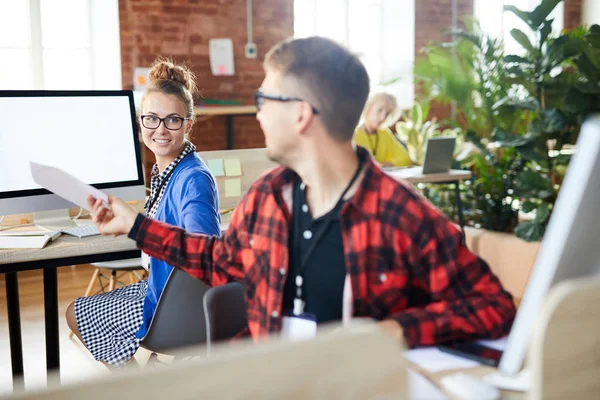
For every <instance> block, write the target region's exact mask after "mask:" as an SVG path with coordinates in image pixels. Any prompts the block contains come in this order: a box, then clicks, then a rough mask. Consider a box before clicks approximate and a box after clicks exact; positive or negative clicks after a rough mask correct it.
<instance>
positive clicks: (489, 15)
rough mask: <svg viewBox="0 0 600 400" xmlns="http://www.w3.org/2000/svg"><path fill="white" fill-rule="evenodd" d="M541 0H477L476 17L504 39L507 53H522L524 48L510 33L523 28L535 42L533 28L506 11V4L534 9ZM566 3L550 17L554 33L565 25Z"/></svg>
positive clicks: (493, 34) (485, 28)
mask: <svg viewBox="0 0 600 400" xmlns="http://www.w3.org/2000/svg"><path fill="white" fill-rule="evenodd" d="M539 4H540V0H475V17H477V19H479V22H480V24H481V27H482V29H483V30H484V31H485V32H487V33H488V34H489V35H491V36H492V37H500V36H501V37H502V38H503V39H504V49H505V52H506V54H522V53H523V49H522V47H521V45H519V44H518V43H517V42H516V41H515V40H514V39H513V37H512V36H511V35H510V31H511V30H512V29H515V28H517V29H520V30H522V31H523V32H524V33H525V34H526V35H527V36H528V37H529V39H530V40H531V41H532V42H533V40H534V37H533V35H532V32H531V29H530V28H529V27H528V26H527V24H525V23H524V22H523V21H521V20H520V19H519V18H518V17H517V16H516V15H514V14H513V13H508V12H504V6H516V7H517V8H519V9H521V10H523V11H533V9H535V8H536V7H537V6H538V5H539ZM563 15H564V3H563V2H560V3H559V4H558V6H556V8H555V9H554V11H552V13H551V14H550V16H549V17H548V18H554V22H553V23H552V34H553V35H554V36H558V35H559V34H560V31H561V30H562V28H563V25H564V18H563ZM498 16H500V17H498Z"/></svg>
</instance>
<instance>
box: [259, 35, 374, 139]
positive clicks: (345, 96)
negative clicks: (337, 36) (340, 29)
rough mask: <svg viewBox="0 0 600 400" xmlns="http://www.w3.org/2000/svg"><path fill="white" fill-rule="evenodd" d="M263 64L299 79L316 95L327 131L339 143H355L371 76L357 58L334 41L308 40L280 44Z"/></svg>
mask: <svg viewBox="0 0 600 400" xmlns="http://www.w3.org/2000/svg"><path fill="white" fill-rule="evenodd" d="M264 65H265V68H267V67H268V68H273V69H275V70H277V71H279V72H280V73H282V74H283V75H285V76H292V77H294V78H296V79H298V81H299V82H300V83H301V84H303V85H304V86H305V87H306V88H307V89H308V91H310V93H311V95H312V96H314V100H313V99H311V101H313V102H314V104H313V105H314V106H315V107H316V108H317V109H318V110H319V115H320V117H321V120H322V121H323V125H325V129H327V131H328V132H329V133H330V134H331V135H332V136H333V137H334V138H336V139H338V140H340V141H348V140H352V136H353V134H354V130H355V128H356V126H357V125H358V121H359V119H360V115H361V113H362V110H363V108H364V106H365V102H366V100H367V97H368V95H369V76H368V75H367V70H366V69H365V67H364V65H363V64H362V62H360V60H359V59H358V57H356V56H355V55H354V54H352V53H350V51H348V50H347V49H346V48H344V47H343V46H341V45H339V44H337V43H336V42H334V41H333V40H330V39H326V38H322V37H309V38H305V39H288V40H284V41H282V42H280V43H278V44H277V45H275V47H273V48H272V49H271V50H269V52H268V53H267V54H266V56H265V61H264ZM307 100H308V99H307Z"/></svg>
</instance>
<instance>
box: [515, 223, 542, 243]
mask: <svg viewBox="0 0 600 400" xmlns="http://www.w3.org/2000/svg"><path fill="white" fill-rule="evenodd" d="M515 235H516V236H517V237H519V238H521V239H523V240H525V241H527V242H535V241H538V240H541V239H542V236H543V235H544V227H543V226H542V224H540V223H538V222H536V221H523V222H521V223H519V225H517V226H516V227H515Z"/></svg>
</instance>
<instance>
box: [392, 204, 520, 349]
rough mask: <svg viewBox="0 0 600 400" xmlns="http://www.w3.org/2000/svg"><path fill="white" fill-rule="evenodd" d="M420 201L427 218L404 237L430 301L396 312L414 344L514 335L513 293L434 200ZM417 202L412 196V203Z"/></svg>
mask: <svg viewBox="0 0 600 400" xmlns="http://www.w3.org/2000/svg"><path fill="white" fill-rule="evenodd" d="M418 203H419V204H416V205H414V206H415V207H419V208H420V211H419V212H418V213H417V214H420V215H421V216H422V219H421V222H420V223H419V226H418V229H417V230H416V232H415V234H413V235H411V237H410V238H407V237H405V238H404V239H405V240H408V241H410V242H411V248H412V249H413V250H414V258H413V260H414V262H413V263H412V264H413V266H412V270H413V279H412V281H411V286H412V287H413V290H415V291H416V292H419V291H422V293H424V294H425V297H428V301H427V302H426V304H419V305H418V306H415V307H408V308H406V309H405V310H402V311H400V312H397V313H393V314H392V315H390V317H391V318H392V319H395V320H396V321H397V322H399V323H400V325H401V326H402V328H403V331H404V336H405V338H406V341H407V343H408V345H409V346H410V347H415V346H427V345H434V344H438V343H442V342H446V341H450V340H465V339H469V338H478V337H487V338H498V337H502V336H504V335H506V334H508V332H509V331H510V327H511V324H512V321H513V319H514V316H515V313H516V309H515V306H514V303H513V299H512V296H511V295H510V293H508V292H507V291H505V290H504V289H503V287H502V285H501V283H500V281H499V280H498V278H497V277H496V276H495V275H494V274H493V273H492V272H491V270H490V269H489V266H488V265H487V264H486V263H485V262H484V261H483V260H482V259H480V258H478V257H477V256H476V255H475V254H473V253H472V252H471V251H470V250H468V249H467V247H466V245H465V244H464V242H463V238H462V233H461V231H460V229H459V228H458V227H456V226H455V225H454V224H453V223H452V222H450V221H449V220H448V219H447V218H445V217H443V216H442V215H441V214H440V213H439V212H438V210H436V209H435V208H434V207H433V206H431V205H430V204H429V203H427V202H425V201H421V202H418ZM411 206H413V205H412V204H410V201H409V204H406V207H408V208H410V207H411Z"/></svg>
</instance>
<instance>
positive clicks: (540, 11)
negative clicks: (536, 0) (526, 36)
mask: <svg viewBox="0 0 600 400" xmlns="http://www.w3.org/2000/svg"><path fill="white" fill-rule="evenodd" d="M561 1H562V0H543V1H542V2H541V3H540V5H539V6H537V7H536V8H535V9H534V10H533V11H532V12H530V13H529V17H530V18H531V25H533V26H534V27H535V28H538V27H539V26H540V25H541V24H542V23H544V21H546V18H548V15H550V13H551V12H552V11H553V10H554V9H555V8H556V6H557V5H558V3H560V2H561Z"/></svg>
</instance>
